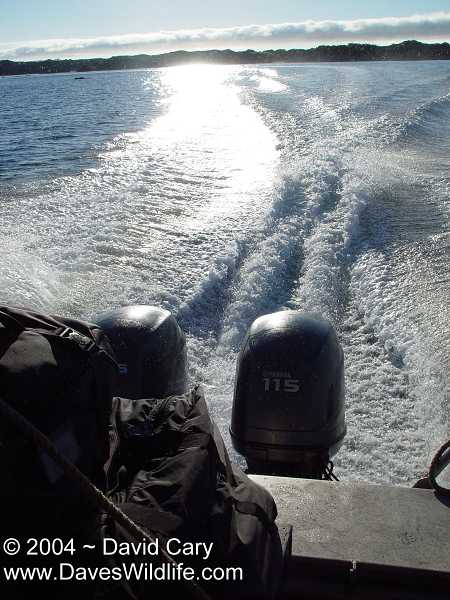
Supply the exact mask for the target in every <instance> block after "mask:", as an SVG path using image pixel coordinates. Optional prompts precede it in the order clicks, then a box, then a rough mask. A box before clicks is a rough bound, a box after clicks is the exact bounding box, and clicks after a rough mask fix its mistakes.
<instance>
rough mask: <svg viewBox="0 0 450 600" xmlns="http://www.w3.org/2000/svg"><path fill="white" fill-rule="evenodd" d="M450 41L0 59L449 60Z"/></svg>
mask: <svg viewBox="0 0 450 600" xmlns="http://www.w3.org/2000/svg"><path fill="white" fill-rule="evenodd" d="M449 59H450V44H448V43H447V42H444V43H442V44H423V43H422V42H418V41H415V40H408V41H405V42H401V43H399V44H391V45H390V46H376V45H374V44H345V45H339V46H317V47H315V48H309V49H307V50H301V49H297V50H295V49H294V50H263V51H256V50H245V51H234V50H204V51H191V52H188V51H184V50H180V51H176V52H168V53H166V54H158V55H148V54H139V55H136V56H112V57H111V58H81V59H47V60H38V61H23V62H19V61H11V60H2V61H0V75H26V74H39V73H44V74H45V73H70V72H87V71H110V70H120V69H148V68H160V67H169V66H176V65H184V64H190V63H207V64H208V63H213V64H228V65H236V64H265V63H299V62H337V61H373V60H449Z"/></svg>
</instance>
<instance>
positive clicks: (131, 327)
mask: <svg viewBox="0 0 450 600" xmlns="http://www.w3.org/2000/svg"><path fill="white" fill-rule="evenodd" d="M95 322H96V324H97V325H98V326H99V327H101V328H102V329H103V331H104V332H105V333H106V335H107V336H108V339H109V340H110V342H111V346H112V348H113V350H114V353H115V356H116V359H117V361H118V363H119V369H120V377H119V385H118V389H117V392H116V396H122V397H124V398H131V399H136V398H165V397H167V396H172V395H174V394H182V393H184V392H185V391H186V389H187V371H186V366H187V360H186V342H185V336H184V333H183V332H182V331H181V329H180V327H179V325H178V323H177V321H176V320H175V317H174V316H173V315H172V314H171V313H170V312H169V311H168V310H164V309H162V308H158V307H156V306H146V305H134V306H125V307H123V308H119V309H117V310H111V311H109V312H106V313H102V314H101V315H99V316H98V317H97V318H96V319H95Z"/></svg>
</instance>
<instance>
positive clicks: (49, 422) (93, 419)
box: [0, 306, 117, 496]
mask: <svg viewBox="0 0 450 600" xmlns="http://www.w3.org/2000/svg"><path fill="white" fill-rule="evenodd" d="M116 372H117V366H116V364H115V362H114V360H113V358H112V351H111V348H110V346H109V342H108V340H107V339H106V337H105V336H104V334H103V333H102V331H101V330H100V329H99V328H98V327H96V326H94V325H91V324H89V323H85V322H83V321H77V320H72V319H64V318H60V317H52V316H47V315H43V314H41V313H38V312H34V311H30V310H26V309H22V308H16V307H6V306H0V397H1V398H2V399H3V400H4V401H6V402H7V403H8V404H10V405H11V406H12V407H13V408H14V409H16V410H17V411H18V412H20V413H21V414H24V415H26V416H27V418H28V419H29V420H30V421H32V422H33V423H34V425H35V426H36V427H37V428H38V429H40V430H41V431H42V432H43V433H44V434H45V435H47V437H49V439H50V440H51V441H52V442H53V443H54V444H55V445H56V447H57V448H59V449H60V450H61V452H62V453H63V454H64V455H65V456H66V457H67V458H68V459H69V460H71V461H72V462H74V463H75V464H76V465H77V466H78V467H79V468H80V470H81V471H83V472H84V473H85V474H86V475H88V476H89V477H90V479H91V480H92V481H93V482H94V483H95V484H96V485H97V486H98V487H100V488H101V489H104V487H105V481H104V473H103V464H104V463H105V461H106V460H107V457H108V456H109V439H108V435H107V431H108V423H109V415H110V411H111V402H112V396H113V389H114V382H115V377H116ZM0 465H1V467H2V473H3V485H2V486H1V488H0V489H1V491H0V494H1V495H16V494H19V492H20V489H21V488H23V489H24V490H26V494H27V495H30V496H32V495H37V496H39V495H41V494H44V495H45V494H46V493H48V490H49V488H51V490H52V494H54V493H58V491H61V493H62V492H63V490H64V485H65V483H64V480H65V478H64V477H62V472H61V470H60V469H59V468H57V467H56V465H55V464H54V463H52V461H51V460H50V459H48V457H46V456H45V455H44V454H42V453H39V452H38V451H36V449H35V448H32V447H31V446H30V444H29V443H27V440H25V439H23V436H22V435H20V434H18V432H17V431H16V430H14V428H12V427H11V426H10V424H9V423H6V422H4V421H3V420H2V421H1V422H0ZM8 476H9V480H8V481H9V485H8V484H7V483H6V482H5V478H8Z"/></svg>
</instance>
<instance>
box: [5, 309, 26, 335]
mask: <svg viewBox="0 0 450 600" xmlns="http://www.w3.org/2000/svg"><path fill="white" fill-rule="evenodd" d="M0 321H2V322H3V324H5V323H7V324H8V325H9V326H12V327H13V329H14V330H15V332H16V333H17V334H18V333H21V332H22V331H24V329H25V327H24V326H23V325H22V323H21V322H20V321H18V320H17V319H16V318H15V317H13V316H12V315H10V314H8V313H7V312H5V311H3V310H0Z"/></svg>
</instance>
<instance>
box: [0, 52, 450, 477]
mask: <svg viewBox="0 0 450 600" xmlns="http://www.w3.org/2000/svg"><path fill="white" fill-rule="evenodd" d="M80 77H82V78H81V79H80ZM449 173H450V61H447V62H445V61H431V62H426V61H425V62H388V63H380V62H374V63H335V64H325V63H323V64H314V65H307V64H299V65H270V66H252V67H248V66H242V67H240V66H238V67H225V66H224V67H220V66H201V65H193V66H189V67H179V68H178V67H177V68H171V69H161V70H142V71H122V72H96V73H88V74H83V75H80V74H76V73H67V74H61V75H37V76H18V77H3V78H0V226H1V228H0V244H1V261H0V302H3V303H14V304H19V305H28V306H31V307H34V308H38V309H44V310H49V311H53V312H56V313H59V314H65V315H71V316H75V317H82V318H88V319H92V318H94V316H95V315H96V314H98V313H100V312H102V311H104V310H106V309H109V308H114V307H119V306H122V305H126V304H135V303H139V304H154V305H158V306H161V307H164V308H167V309H169V310H171V311H173V313H174V314H175V315H176V317H177V319H178V321H179V323H180V325H181V327H182V328H183V330H184V331H185V332H186V334H187V338H188V349H189V360H190V377H191V379H192V381H193V382H194V381H195V382H197V381H201V382H203V384H204V386H205V390H206V394H207V399H208V402H209V406H210V408H211V411H212V413H213V415H214V417H215V419H216V420H217V422H218V424H219V426H220V428H221V430H222V433H223V434H224V436H225V438H226V441H227V444H228V446H229V448H230V449H231V444H230V441H229V435H228V425H229V421H230V415H231V403H232V396H233V381H234V372H235V364H236V356H237V352H238V350H239V347H240V344H241V342H242V339H243V337H244V335H245V332H246V330H247V328H248V326H249V325H250V324H251V323H252V321H253V320H254V319H255V318H257V317H258V316H260V315H262V314H265V313H270V312H275V311H279V310H284V309H298V310H308V311H317V312H320V313H321V314H322V315H323V316H324V317H326V318H328V319H330V320H331V321H332V322H333V323H334V325H335V327H336V329H337V331H338V335H339V338H340V341H341V343H342V346H343V349H344V352H345V364H346V414H347V425H348V434H347V437H346V441H345V443H344V446H343V447H342V449H341V451H340V452H339V454H338V455H337V457H336V460H335V464H336V473H337V474H338V475H339V476H340V478H341V479H344V480H360V481H370V482H377V483H382V482H385V483H387V482H389V483H393V484H396V485H411V484H412V483H413V482H414V481H415V480H416V479H417V478H418V477H419V476H421V475H422V473H423V471H424V470H425V469H426V466H427V464H428V462H429V460H430V458H431V456H432V454H433V451H434V450H435V449H436V448H437V447H438V446H439V445H440V444H441V443H443V442H444V441H445V440H446V439H447V438H448V437H449V436H450V386H449V382H450V368H449V366H450V365H449V357H450V319H449V316H450V260H449V259H450V188H449V182H450V175H449ZM231 452H232V456H233V458H234V459H237V456H236V455H235V454H234V452H233V451H231Z"/></svg>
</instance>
